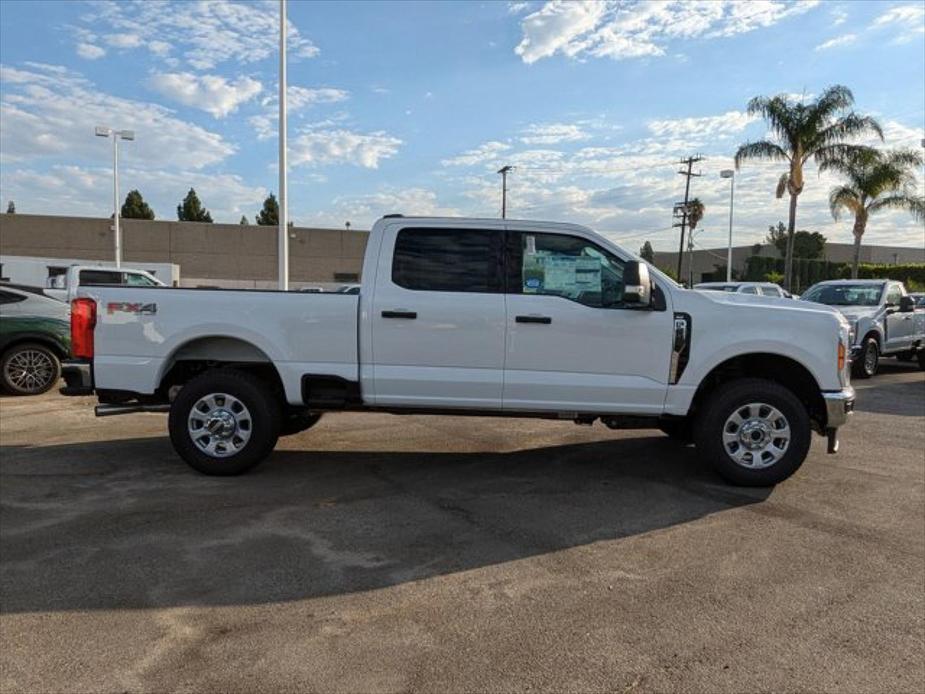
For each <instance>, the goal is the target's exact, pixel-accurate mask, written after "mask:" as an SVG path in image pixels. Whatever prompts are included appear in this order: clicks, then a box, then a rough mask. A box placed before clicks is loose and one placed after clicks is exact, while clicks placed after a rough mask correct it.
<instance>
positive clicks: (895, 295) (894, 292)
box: [886, 284, 903, 306]
mask: <svg viewBox="0 0 925 694" xmlns="http://www.w3.org/2000/svg"><path fill="white" fill-rule="evenodd" d="M902 296H903V290H902V289H900V288H899V286H897V285H895V284H891V285H890V289H889V290H888V291H887V293H886V303H887V304H890V305H891V306H899V300H900V299H902Z"/></svg>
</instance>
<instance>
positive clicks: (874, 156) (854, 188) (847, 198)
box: [829, 150, 925, 279]
mask: <svg viewBox="0 0 925 694" xmlns="http://www.w3.org/2000/svg"><path fill="white" fill-rule="evenodd" d="M921 165H922V156H921V155H920V154H919V153H918V152H914V151H912V150H897V151H893V152H878V151H876V150H866V151H863V152H857V153H854V154H853V155H851V156H849V157H847V159H846V160H844V161H840V162H837V163H834V164H833V165H832V166H831V167H830V168H832V169H834V170H836V171H838V172H839V173H841V174H842V175H843V176H845V178H847V179H848V182H847V183H845V184H844V185H841V186H837V187H836V188H833V189H832V191H831V192H830V193H829V209H830V210H831V212H832V217H834V218H835V220H836V221H837V220H838V218H839V216H840V215H841V213H842V212H845V211H847V212H850V213H851V214H852V215H854V228H853V229H852V233H853V234H854V259H853V262H852V265H851V277H852V278H853V279H857V276H858V264H859V262H860V258H861V238H862V237H863V236H864V232H865V231H866V230H867V222H868V219H869V218H870V215H872V214H876V213H877V212H881V211H882V210H906V211H908V212H910V213H911V214H912V216H913V217H914V218H915V219H916V221H921V220H922V219H925V198H921V197H917V196H916V195H915V187H916V184H915V174H914V173H913V172H914V171H915V170H916V169H918V167H920V166H921Z"/></svg>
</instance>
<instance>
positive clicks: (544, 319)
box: [514, 316, 552, 325]
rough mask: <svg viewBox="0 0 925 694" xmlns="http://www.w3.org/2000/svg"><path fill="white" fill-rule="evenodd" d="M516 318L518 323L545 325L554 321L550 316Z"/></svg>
mask: <svg viewBox="0 0 925 694" xmlns="http://www.w3.org/2000/svg"><path fill="white" fill-rule="evenodd" d="M514 320H515V321H516V322H517V323H542V324H543V325H549V324H550V323H552V318H550V317H549V316H517V317H516V318H515V319H514Z"/></svg>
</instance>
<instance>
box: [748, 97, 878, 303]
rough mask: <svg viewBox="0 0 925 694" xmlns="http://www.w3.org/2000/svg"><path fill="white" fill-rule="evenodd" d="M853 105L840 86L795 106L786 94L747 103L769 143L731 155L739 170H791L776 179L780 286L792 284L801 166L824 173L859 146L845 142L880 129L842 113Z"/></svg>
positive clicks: (751, 145) (867, 120) (753, 144)
mask: <svg viewBox="0 0 925 694" xmlns="http://www.w3.org/2000/svg"><path fill="white" fill-rule="evenodd" d="M853 104H854V95H853V94H852V93H851V90H850V89H848V88H847V87H843V86H841V85H838V84H837V85H834V86H832V87H829V88H827V89H826V90H825V91H824V92H822V94H820V95H819V96H818V97H817V98H816V99H814V100H812V101H810V102H809V103H804V102H803V101H799V102H797V101H796V100H794V99H791V98H790V97H788V96H786V95H783V94H781V95H778V96H775V97H770V98H769V97H765V96H756V97H755V98H754V99H752V100H751V101H749V102H748V113H749V114H750V115H760V116H762V117H763V118H764V120H765V121H767V124H768V126H769V127H770V129H771V133H772V134H773V139H770V140H760V141H758V142H748V143H746V144H744V145H742V146H741V147H739V149H738V151H737V152H736V155H735V166H736V169H738V168H739V167H740V166H741V164H742V162H744V161H746V160H749V159H770V160H771V161H782V162H787V164H788V165H789V170H788V171H787V173H785V174H783V175H782V176H781V177H780V181H779V182H778V184H777V197H778V198H782V197H783V196H784V193H785V192H787V193H789V194H790V223H789V226H788V227H787V252H786V253H785V260H784V284H785V285H786V287H787V289H790V286H791V283H792V281H793V234H794V231H795V230H796V223H797V199H798V198H799V197H800V193H802V192H803V166H804V165H805V164H806V163H807V162H808V161H809V160H810V159H812V160H813V161H815V163H816V164H817V165H818V166H819V170H820V171H824V170H825V169H826V168H827V167H828V166H830V165H831V164H833V163H835V162H838V161H844V160H845V159H846V157H849V156H850V155H851V154H852V153H853V152H856V151H858V150H861V149H865V148H862V147H860V146H858V145H851V144H848V143H847V140H850V139H852V138H856V137H859V136H863V135H869V134H872V133H873V134H875V135H877V136H878V137H879V138H880V139H881V140H882V139H883V131H882V130H881V129H880V124H879V123H877V121H875V120H874V119H873V118H870V117H867V116H859V115H857V114H856V113H854V112H853V111H850V112H846V111H847V110H848V109H849V108H850V107H851V106H852V105H853Z"/></svg>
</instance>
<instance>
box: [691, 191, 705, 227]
mask: <svg viewBox="0 0 925 694" xmlns="http://www.w3.org/2000/svg"><path fill="white" fill-rule="evenodd" d="M705 211H706V208H705V207H704V206H703V203H702V202H701V201H700V198H694V199H693V200H691V201H690V202H688V203H687V228H688V231H689V232H690V234H691V235H693V233H694V229H696V228H697V225H698V224H700V221H701V220H702V219H703V213H704V212H705Z"/></svg>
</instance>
